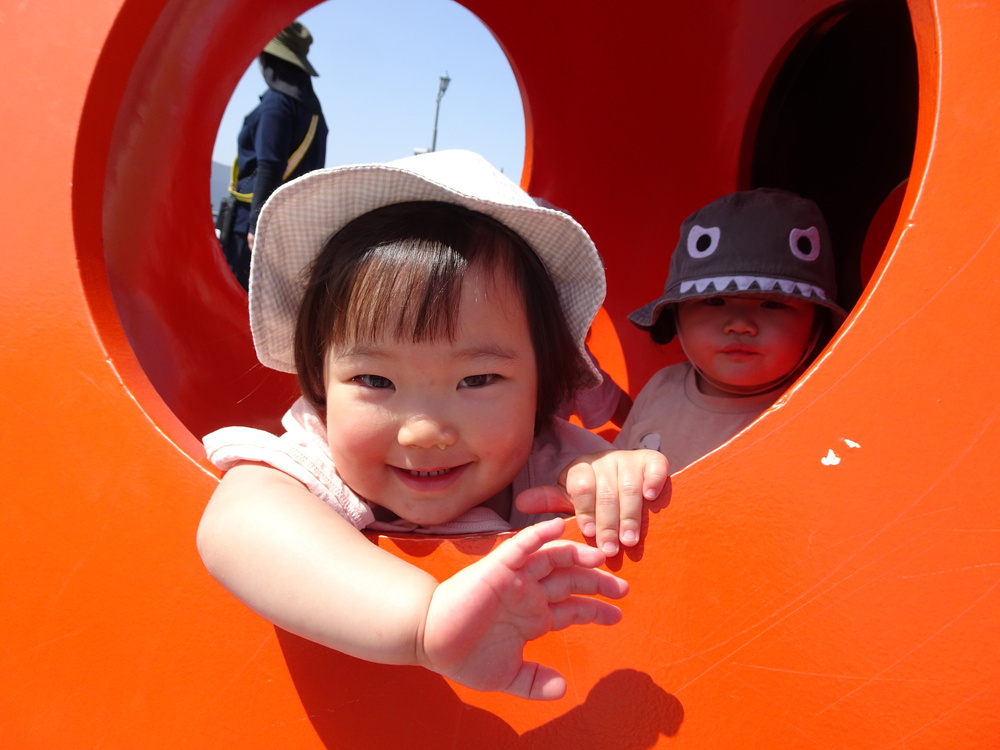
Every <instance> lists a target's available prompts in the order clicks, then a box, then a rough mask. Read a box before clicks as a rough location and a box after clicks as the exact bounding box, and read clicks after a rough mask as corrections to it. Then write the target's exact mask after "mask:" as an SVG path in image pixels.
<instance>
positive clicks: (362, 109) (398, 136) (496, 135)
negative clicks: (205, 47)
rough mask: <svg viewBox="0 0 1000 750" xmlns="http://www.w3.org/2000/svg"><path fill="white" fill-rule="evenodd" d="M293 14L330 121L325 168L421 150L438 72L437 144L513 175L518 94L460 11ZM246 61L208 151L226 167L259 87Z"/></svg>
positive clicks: (331, 9)
mask: <svg viewBox="0 0 1000 750" xmlns="http://www.w3.org/2000/svg"><path fill="white" fill-rule="evenodd" d="M291 20H294V19H289V21H291ZM299 20H300V21H302V23H304V24H305V25H306V26H307V27H308V28H309V30H310V32H312V35H313V40H314V41H313V45H312V48H311V49H310V52H309V60H310V62H311V63H312V64H313V67H315V68H316V70H317V71H318V72H319V74H320V75H319V77H318V78H314V79H313V86H314V88H315V90H316V93H317V95H318V96H319V98H320V101H321V102H322V104H323V112H324V115H325V116H326V119H327V124H328V125H329V127H330V136H329V139H328V141H327V166H337V165H340V164H357V163H363V162H381V161H390V160H392V159H398V158H400V157H403V156H409V155H411V154H413V150H414V148H428V147H430V145H431V137H432V132H433V130H434V108H435V101H436V99H437V93H438V86H439V82H440V78H441V76H442V75H444V74H445V73H447V74H448V75H449V76H450V77H451V83H450V84H449V86H448V90H447V92H446V93H445V95H444V97H443V98H442V100H441V111H440V117H439V121H438V134H437V149H438V150H439V151H440V150H442V149H447V148H465V149H470V150H472V151H478V152H479V153H481V154H483V155H484V156H485V157H486V158H487V159H489V161H490V162H492V163H493V164H494V166H496V167H497V168H499V169H502V170H503V171H504V173H505V174H506V175H507V176H509V177H510V178H511V179H512V180H514V181H515V182H517V181H519V180H520V177H521V168H522V166H523V162H524V113H523V109H522V106H521V96H520V93H519V91H518V89H517V83H516V82H515V80H514V74H513V72H512V71H511V69H510V65H509V64H508V63H507V59H506V57H505V56H504V54H503V52H502V51H501V49H500V47H499V45H498V44H497V43H496V41H495V40H494V38H493V36H492V34H490V32H489V30H488V29H487V28H486V27H485V26H484V25H483V24H482V22H481V21H480V20H479V19H478V18H477V17H476V16H474V15H473V14H472V13H470V12H469V11H468V10H466V9H465V8H463V7H462V6H460V5H458V4H457V3H455V2H452V1H451V0H327V1H326V2H324V3H322V4H320V5H317V6H316V7H314V8H312V9H310V10H309V11H307V12H306V13H304V14H302V15H300V16H299ZM275 31H276V32H277V29H276V30H275ZM247 65H248V68H247V72H246V73H245V74H244V75H243V77H242V79H241V80H240V82H239V84H238V85H237V86H236V89H235V91H234V92H233V96H232V99H231V101H230V102H229V105H228V106H227V107H226V111H225V114H224V115H223V118H222V122H221V123H220V126H219V133H218V137H217V139H216V143H215V148H214V150H213V156H212V158H213V160H214V161H218V162H221V163H224V164H227V165H228V164H230V163H232V159H233V157H234V156H235V153H236V136H237V134H238V132H239V129H240V126H241V125H242V122H243V117H244V116H245V115H246V113H247V112H249V111H250V110H251V109H253V108H254V107H255V106H256V105H257V99H258V97H259V95H260V94H261V93H262V92H263V91H264V82H263V79H262V78H261V76H260V72H259V70H258V67H257V62H256V60H249V61H247Z"/></svg>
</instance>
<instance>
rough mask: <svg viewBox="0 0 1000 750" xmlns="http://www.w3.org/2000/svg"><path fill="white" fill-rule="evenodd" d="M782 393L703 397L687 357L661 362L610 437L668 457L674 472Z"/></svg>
mask: <svg viewBox="0 0 1000 750" xmlns="http://www.w3.org/2000/svg"><path fill="white" fill-rule="evenodd" d="M780 395H781V392H780V391H777V392H769V393H765V394H763V395H760V396H743V397H732V398H729V397H725V396H706V395H705V394H704V393H702V392H701V391H699V390H698V383H697V379H696V376H695V370H694V368H693V367H692V366H691V363H690V362H680V363H678V364H676V365H671V366H670V367H665V368H663V369H662V370H660V371H659V372H657V373H656V374H655V375H653V377H652V378H650V379H649V382H648V383H646V385H645V386H644V387H643V389H642V391H641V392H640V393H639V395H638V396H637V397H636V399H635V404H634V405H633V406H632V411H631V412H629V415H628V419H626V420H625V424H623V425H622V430H621V432H620V433H619V434H618V437H617V438H615V447H616V448H628V449H634V448H650V449H652V450H658V451H660V453H662V454H663V455H665V456H666V457H667V460H668V461H670V473H671V474H673V473H674V472H676V471H679V470H680V469H683V468H684V467H685V466H687V465H688V464H690V463H691V462H693V461H695V460H697V459H699V458H701V457H702V456H704V455H705V454H706V453H709V452H711V451H712V450H714V449H715V448H718V447H719V446H720V445H722V444H723V443H724V442H726V441H727V440H729V438H731V437H732V436H733V435H735V434H736V433H737V432H739V431H740V430H742V429H743V428H744V427H746V426H747V425H748V424H750V423H751V422H753V421H754V420H755V419H756V418H757V417H758V416H760V415H761V413H763V411H764V410H765V409H767V408H768V407H769V406H771V405H772V404H773V403H774V402H775V401H776V400H777V399H778V396H780Z"/></svg>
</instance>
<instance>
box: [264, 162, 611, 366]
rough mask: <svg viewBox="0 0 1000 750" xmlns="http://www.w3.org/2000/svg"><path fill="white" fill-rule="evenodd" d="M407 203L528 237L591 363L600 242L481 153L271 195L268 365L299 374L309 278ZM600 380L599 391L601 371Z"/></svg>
mask: <svg viewBox="0 0 1000 750" xmlns="http://www.w3.org/2000/svg"><path fill="white" fill-rule="evenodd" d="M407 201H440V202H443V203H453V204H457V205H460V206H464V207H466V208H469V209H472V210H474V211H479V212H480V213H483V214H486V215H487V216H491V217H493V218H494V219H496V220H497V221H499V222H501V223H503V224H505V225H506V226H507V227H509V228H510V229H511V230H513V231H514V232H516V233H517V234H518V235H520V236H521V238H523V239H524V240H525V242H527V243H528V245H529V246H530V247H531V248H532V249H533V250H534V251H535V253H536V254H537V255H538V257H539V258H540V259H541V261H542V263H543V264H544V266H545V268H546V270H547V271H548V273H549V275H550V276H551V278H552V281H553V283H554V285H555V287H556V290H557V291H558V294H559V301H560V304H561V305H562V309H563V314H564V315H565V317H566V323H567V325H568V326H569V330H570V333H571V334H572V336H573V339H574V341H576V342H577V345H578V347H579V349H580V352H581V354H582V356H583V361H584V362H587V363H590V361H591V360H590V357H589V356H588V355H587V353H586V349H585V347H584V339H585V338H586V335H587V331H588V329H589V328H590V325H591V323H592V321H593V319H594V315H596V313H597V310H598V308H599V307H600V306H601V304H602V303H603V301H604V295H605V281H604V267H603V264H602V262H601V259H600V257H599V256H598V254H597V249H596V248H595V247H594V243H593V241H592V240H591V239H590V236H589V235H588V234H587V232H586V231H585V230H584V229H583V227H582V226H580V225H579V224H578V223H577V222H576V221H575V220H574V219H573V218H572V217H570V216H569V215H568V214H565V213H563V212H562V211H558V210H555V209H550V208H543V207H540V206H539V205H538V204H536V203H535V201H534V199H532V197H531V196H530V195H528V194H527V193H526V192H524V191H523V190H522V189H521V188H520V187H518V186H517V185H516V184H515V183H514V182H512V181H511V180H510V179H509V178H508V177H506V176H504V175H503V173H501V172H500V171H498V170H497V169H495V168H494V167H493V166H492V165H491V164H490V163H489V162H487V161H486V160H485V159H484V158H483V157H481V156H479V155H478V154H474V153H471V152H468V151H437V152H433V153H429V154H421V155H419V156H411V157H407V158H405V159H399V160H397V161H393V162H389V163H387V164H358V165H353V166H345V167H336V168H332V169H321V170H316V171H314V172H310V173H309V174H307V175H305V176H303V177H300V178H298V179H296V180H293V181H291V182H288V183H286V184H285V185H283V186H281V187H280V188H278V189H277V190H276V191H275V192H274V193H273V194H272V195H271V197H270V198H269V199H268V201H267V203H266V204H265V205H264V208H263V209H262V210H261V213H260V218H259V220H258V222H257V231H256V234H255V237H254V250H253V261H252V264H251V270H250V329H251V332H252V333H253V340H254V347H255V348H256V350H257V357H258V358H259V359H260V361H261V362H262V363H263V364H264V365H265V366H267V367H270V368H272V369H275V370H280V371H281V372H295V357H294V353H293V339H294V332H295V323H296V318H297V315H298V308H299V305H300V304H301V300H302V295H303V291H304V286H305V278H304V274H303V270H304V269H305V268H306V267H307V266H308V265H309V264H310V263H312V261H313V259H314V258H315V257H316V256H317V254H318V253H319V251H320V249H321V248H322V247H323V245H324V244H325V243H326V241H327V240H328V239H329V238H330V237H331V236H332V235H334V234H335V233H336V232H338V231H339V230H340V229H341V228H342V227H344V226H345V225H346V224H347V223H349V222H350V221H352V220H353V219H355V218H357V217H358V216H361V215H362V214H365V213H368V212H369V211H372V210H374V209H376V208H381V207H382V206H388V205H391V204H395V203H404V202H407ZM592 374H593V375H594V378H595V383H599V382H600V375H599V374H598V372H597V371H596V369H593V368H592Z"/></svg>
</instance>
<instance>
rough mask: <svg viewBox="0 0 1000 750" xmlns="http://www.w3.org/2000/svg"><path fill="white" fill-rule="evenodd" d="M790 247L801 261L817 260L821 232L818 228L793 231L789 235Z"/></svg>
mask: <svg viewBox="0 0 1000 750" xmlns="http://www.w3.org/2000/svg"><path fill="white" fill-rule="evenodd" d="M788 247H789V249H790V250H791V251H792V255H794V256H795V257H796V258H798V259H799V260H816V259H817V258H818V257H819V251H820V246H819V230H818V229H817V228H816V227H809V228H808V229H793V230H792V232H791V234H789V235H788Z"/></svg>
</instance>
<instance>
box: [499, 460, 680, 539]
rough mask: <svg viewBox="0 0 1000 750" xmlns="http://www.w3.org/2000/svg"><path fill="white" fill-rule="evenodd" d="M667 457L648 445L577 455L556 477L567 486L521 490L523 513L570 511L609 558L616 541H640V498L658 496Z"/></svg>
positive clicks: (667, 471) (664, 478)
mask: <svg viewBox="0 0 1000 750" xmlns="http://www.w3.org/2000/svg"><path fill="white" fill-rule="evenodd" d="M669 474H670V467H669V465H668V463H667V459H666V456H664V455H663V454H662V453H659V452H658V451H651V450H608V451H601V452H600V453H589V454H587V455H585V456H580V457H579V458H577V459H576V460H575V461H573V462H572V463H570V464H569V465H568V466H567V467H566V468H565V469H563V471H562V474H561V475H560V477H559V481H560V482H561V483H562V485H563V487H564V488H565V490H563V489H561V488H555V487H535V488H532V489H530V490H526V491H524V492H522V493H521V494H520V495H519V496H518V498H517V507H518V509H519V510H521V511H522V512H524V513H545V512H574V513H576V519H577V523H578V524H579V526H580V532H581V533H582V534H583V535H584V536H587V537H594V539H595V543H596V545H597V547H598V548H599V549H600V550H601V551H602V552H604V554H606V555H607V556H608V557H613V556H614V555H616V554H618V549H619V543H621V544H622V545H624V546H626V547H633V546H635V545H636V544H638V543H639V532H640V527H641V520H642V518H641V517H642V504H643V502H644V501H651V500H656V499H657V498H658V497H659V496H660V493H661V492H662V491H663V489H664V487H666V484H667V478H668V476H669Z"/></svg>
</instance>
